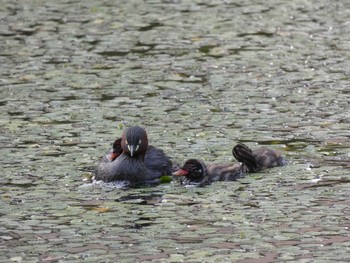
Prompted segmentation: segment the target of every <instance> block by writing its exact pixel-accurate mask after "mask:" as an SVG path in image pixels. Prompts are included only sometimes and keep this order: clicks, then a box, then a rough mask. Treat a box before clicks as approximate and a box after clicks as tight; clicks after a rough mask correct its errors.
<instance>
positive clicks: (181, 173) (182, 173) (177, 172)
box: [173, 169, 188, 176]
mask: <svg viewBox="0 0 350 263" xmlns="http://www.w3.org/2000/svg"><path fill="white" fill-rule="evenodd" d="M173 175H175V176H186V175H188V171H186V170H184V169H180V170H177V171H176V172H175V173H173Z"/></svg>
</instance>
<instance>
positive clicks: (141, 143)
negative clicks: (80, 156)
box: [95, 126, 172, 185]
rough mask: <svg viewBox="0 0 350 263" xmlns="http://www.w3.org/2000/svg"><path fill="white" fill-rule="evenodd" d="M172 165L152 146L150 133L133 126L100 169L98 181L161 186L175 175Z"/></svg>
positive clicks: (116, 143) (125, 132) (99, 166)
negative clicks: (163, 179)
mask: <svg viewBox="0 0 350 263" xmlns="http://www.w3.org/2000/svg"><path fill="white" fill-rule="evenodd" d="M171 168H172V162H171V160H170V158H169V157H168V156H167V155H165V154H164V152H163V151H162V150H160V149H157V148H155V147H153V146H148V138H147V133H146V131H145V130H144V129H143V128H141V127H139V126H132V127H130V128H127V129H125V130H124V131H123V134H122V138H119V139H117V140H115V142H114V143H113V147H112V149H111V150H109V151H108V152H107V153H106V154H105V155H104V156H103V158H102V160H101V161H100V163H99V164H98V165H97V169H96V174H95V179H96V180H102V181H104V182H113V181H127V182H129V183H130V184H131V185H133V184H138V183H149V182H157V179H159V178H160V177H161V176H163V175H169V174H171Z"/></svg>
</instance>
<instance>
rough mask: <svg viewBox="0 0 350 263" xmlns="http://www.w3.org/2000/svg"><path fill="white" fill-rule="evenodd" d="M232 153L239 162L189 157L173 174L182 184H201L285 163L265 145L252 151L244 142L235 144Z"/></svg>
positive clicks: (236, 176) (229, 178)
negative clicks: (178, 177)
mask: <svg viewBox="0 0 350 263" xmlns="http://www.w3.org/2000/svg"><path fill="white" fill-rule="evenodd" d="M232 153H233V155H234V157H235V158H236V159H237V160H238V161H239V162H240V163H235V164H209V165H206V164H205V163H204V162H202V161H200V160H197V159H189V160H187V161H186V162H185V164H184V165H183V166H182V167H181V169H179V170H177V171H176V172H174V173H173V175H174V176H181V178H182V177H183V178H184V179H183V180H182V181H181V182H182V183H183V184H196V185H200V186H203V185H207V184H210V183H212V182H216V181H234V180H237V179H238V178H240V177H243V176H244V175H245V174H246V173H247V172H258V171H261V170H263V169H267V168H270V167H275V166H281V165H284V164H285V161H284V159H283V158H282V156H281V155H280V154H279V153H277V152H276V151H274V150H272V149H269V148H266V147H261V148H259V149H256V150H254V151H252V150H251V149H250V148H249V147H248V146H246V145H244V144H237V145H236V146H235V147H233V149H232Z"/></svg>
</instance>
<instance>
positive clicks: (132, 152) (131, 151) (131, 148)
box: [128, 145, 136, 156]
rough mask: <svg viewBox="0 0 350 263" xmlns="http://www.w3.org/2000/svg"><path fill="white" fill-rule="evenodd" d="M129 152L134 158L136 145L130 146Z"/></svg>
mask: <svg viewBox="0 0 350 263" xmlns="http://www.w3.org/2000/svg"><path fill="white" fill-rule="evenodd" d="M128 148H129V152H130V155H131V156H134V153H135V152H136V147H135V146H134V145H128Z"/></svg>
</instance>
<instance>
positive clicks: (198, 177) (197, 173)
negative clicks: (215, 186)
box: [173, 159, 244, 186]
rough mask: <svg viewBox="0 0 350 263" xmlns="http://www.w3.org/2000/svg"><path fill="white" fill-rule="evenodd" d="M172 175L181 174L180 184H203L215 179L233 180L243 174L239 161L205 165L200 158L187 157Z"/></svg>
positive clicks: (242, 167)
mask: <svg viewBox="0 0 350 263" xmlns="http://www.w3.org/2000/svg"><path fill="white" fill-rule="evenodd" d="M173 175H174V176H181V177H182V176H183V177H182V178H184V179H182V180H181V179H180V181H181V183H182V184H195V185H200V186H204V185H207V184H211V183H212V182H216V181H234V180H236V179H238V178H240V177H242V176H243V175H244V166H243V165H242V164H240V163H236V164H209V165H206V164H205V163H204V162H203V161H201V160H198V159H189V160H187V161H186V162H185V163H184V165H183V166H182V167H181V169H179V170H177V171H176V172H174V173H173Z"/></svg>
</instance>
